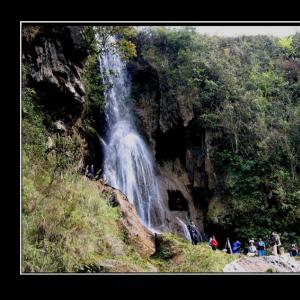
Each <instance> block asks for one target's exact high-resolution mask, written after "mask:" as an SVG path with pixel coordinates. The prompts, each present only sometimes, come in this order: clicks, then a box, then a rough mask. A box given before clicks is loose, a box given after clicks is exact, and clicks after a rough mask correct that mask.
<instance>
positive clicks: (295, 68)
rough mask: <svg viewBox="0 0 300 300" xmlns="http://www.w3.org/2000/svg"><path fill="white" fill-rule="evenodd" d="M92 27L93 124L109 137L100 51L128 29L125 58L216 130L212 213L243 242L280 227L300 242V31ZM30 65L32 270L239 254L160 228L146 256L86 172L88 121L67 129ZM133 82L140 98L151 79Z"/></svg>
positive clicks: (179, 263)
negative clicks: (141, 64)
mask: <svg viewBox="0 0 300 300" xmlns="http://www.w3.org/2000/svg"><path fill="white" fill-rule="evenodd" d="M84 32H85V36H86V39H87V41H88V42H89V57H88V59H87V62H86V65H85V68H84V74H83V85H84V87H85V89H86V96H85V97H86V102H85V108H84V112H83V116H82V120H81V121H82V123H81V125H80V126H82V128H83V129H84V130H86V131H89V132H92V133H94V134H97V131H98V130H99V126H100V127H101V125H102V124H97V122H98V123H99V122H101V121H99V119H98V118H99V113H100V111H101V110H102V109H103V108H104V104H105V100H104V92H105V90H106V89H108V88H110V87H109V86H105V84H104V83H103V82H102V80H101V78H100V74H99V70H98V68H99V62H98V55H101V53H103V51H105V47H106V46H107V42H108V40H109V37H110V36H111V35H116V36H117V40H116V42H115V43H114V45H112V47H115V49H117V50H119V51H120V52H121V54H122V56H123V59H124V60H131V59H132V58H135V57H136V56H138V57H139V58H141V59H143V60H145V61H146V62H147V63H148V64H149V65H150V66H151V67H152V68H153V69H155V71H156V72H157V74H158V77H159V82H160V84H161V86H163V87H164V93H169V94H170V95H171V97H174V98H176V97H178V96H183V97H184V99H185V100H184V101H186V105H187V106H189V107H193V113H194V119H193V122H194V124H195V131H196V132H195V133H197V132H210V133H211V136H212V141H211V159H212V163H213V167H214V171H215V172H216V175H217V176H216V177H217V178H219V179H221V180H219V182H218V187H217V188H218V192H219V193H220V195H218V196H220V197H219V198H220V199H221V202H219V203H215V207H216V209H215V211H213V212H211V211H209V212H208V214H207V222H211V223H217V224H219V225H221V226H222V229H224V230H226V231H227V232H232V233H233V235H234V236H235V237H237V238H239V239H240V240H242V241H245V240H248V238H249V237H250V236H251V237H254V238H256V237H259V236H261V237H263V238H264V239H267V238H268V237H269V236H270V233H271V232H272V231H274V230H275V231H278V232H280V233H281V237H282V241H283V243H291V242H296V243H297V244H298V245H299V244H300V232H299V228H300V227H299V221H300V178H299V173H300V81H299V76H300V75H299V73H300V34H296V35H294V36H290V37H287V38H281V39H278V38H274V37H267V36H257V37H239V38H218V37H208V36H205V35H199V34H198V33H197V32H196V31H195V30H193V28H188V27H187V28H185V29H183V30H168V29H166V28H164V27H158V28H155V29H153V30H151V31H149V32H146V31H141V32H139V33H138V34H137V33H136V32H135V30H134V28H133V27H127V26H104V27H103V26H100V27H89V26H87V27H85V31H84ZM96 36H98V41H99V42H100V47H98V46H97V44H96ZM27 72H28V70H27V67H26V66H22V239H23V245H22V246H23V253H22V254H23V256H22V260H23V261H22V270H23V271H25V272H34V271H36V272H87V271H90V272H110V271H111V272H127V271H129V272H131V271H132V272H144V271H161V272H221V271H222V270H223V268H224V266H225V265H226V264H227V263H229V262H230V261H232V260H233V256H230V255H227V254H224V253H223V252H221V251H212V250H211V249H210V248H209V247H208V246H207V245H206V244H204V243H203V244H199V245H197V246H193V245H191V244H190V243H189V242H187V241H185V240H183V239H181V238H179V237H176V236H174V235H172V234H162V235H161V236H159V237H158V241H157V252H156V253H155V255H154V256H152V257H150V258H145V257H141V256H140V255H139V254H138V252H137V251H136V249H134V247H132V246H130V245H128V244H127V241H126V240H125V237H124V235H123V233H122V230H121V229H120V228H119V219H120V212H119V210H118V208H117V207H113V206H112V205H111V203H110V197H111V195H109V194H104V193H101V192H100V191H99V189H98V186H97V184H96V182H93V181H89V180H85V179H84V178H83V177H82V176H81V175H80V174H79V172H78V171H79V170H80V169H81V168H82V166H81V165H80V164H82V159H83V156H84V147H85V145H84V143H85V141H84V140H83V137H82V136H81V135H80V134H79V128H77V127H76V126H73V127H71V128H67V129H66V132H63V133H58V132H57V130H56V129H55V128H54V127H53V126H54V125H53V123H52V121H53V120H51V119H50V116H49V113H48V112H47V111H46V110H45V108H44V106H43V100H44V99H40V98H39V97H40V95H38V94H37V92H36V91H35V90H34V89H33V88H32V86H29V85H28V84H29V83H28V80H27ZM133 90H134V91H136V92H135V94H136V96H138V93H139V92H140V90H139V87H135V86H134V87H133ZM181 98H182V97H181ZM82 128H81V129H82ZM98 132H99V131H98ZM179 142H181V141H179ZM271 271H272V270H271V269H269V270H266V272H271Z"/></svg>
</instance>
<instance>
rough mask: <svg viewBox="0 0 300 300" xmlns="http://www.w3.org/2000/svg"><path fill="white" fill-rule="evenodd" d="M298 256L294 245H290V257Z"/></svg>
mask: <svg viewBox="0 0 300 300" xmlns="http://www.w3.org/2000/svg"><path fill="white" fill-rule="evenodd" d="M297 255H298V248H297V246H296V244H292V246H291V249H290V256H297Z"/></svg>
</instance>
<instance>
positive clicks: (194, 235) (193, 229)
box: [188, 221, 198, 245]
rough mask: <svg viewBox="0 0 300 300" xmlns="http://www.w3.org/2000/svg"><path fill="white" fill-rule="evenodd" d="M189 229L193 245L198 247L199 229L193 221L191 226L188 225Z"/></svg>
mask: <svg viewBox="0 0 300 300" xmlns="http://www.w3.org/2000/svg"><path fill="white" fill-rule="evenodd" d="M188 229H189V231H190V235H191V239H192V244H193V245H197V242H198V239H197V228H196V225H195V224H194V222H193V221H191V224H190V225H188Z"/></svg>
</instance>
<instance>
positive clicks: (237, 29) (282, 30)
mask: <svg viewBox="0 0 300 300" xmlns="http://www.w3.org/2000/svg"><path fill="white" fill-rule="evenodd" d="M195 25H196V24H195ZM138 27H139V29H142V28H149V27H151V26H138ZM167 27H169V28H176V29H178V28H180V27H182V26H167ZM192 27H195V28H197V31H198V32H199V33H203V34H208V35H218V36H225V37H237V36H242V35H273V36H277V37H284V36H288V35H293V34H295V33H296V32H300V26H224V25H223V26H210V25H206V24H199V25H198V26H192Z"/></svg>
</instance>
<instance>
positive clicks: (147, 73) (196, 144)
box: [129, 54, 218, 230]
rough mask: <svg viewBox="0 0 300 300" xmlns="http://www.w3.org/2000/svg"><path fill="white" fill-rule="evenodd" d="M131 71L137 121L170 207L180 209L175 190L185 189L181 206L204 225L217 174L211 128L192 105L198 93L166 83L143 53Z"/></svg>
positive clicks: (191, 217)
mask: <svg viewBox="0 0 300 300" xmlns="http://www.w3.org/2000/svg"><path fill="white" fill-rule="evenodd" d="M129 71H130V73H131V74H132V82H133V92H134V93H133V98H134V99H135V113H136V116H137V119H138V122H137V123H138V124H139V128H140V131H141V132H142V133H143V134H144V136H145V139H146V140H148V141H149V144H150V146H151V147H152V149H153V152H154V153H155V157H156V160H157V162H158V163H159V172H160V175H161V178H162V183H163V186H165V190H167V194H168V195H167V196H166V197H168V203H169V208H170V209H171V210H173V211H176V210H178V207H177V204H176V203H175V202H176V201H175V200H174V199H173V198H174V197H173V196H174V195H175V193H180V194H182V195H184V198H185V199H187V201H186V202H185V201H180V200H179V201H178V205H179V206H180V207H181V206H184V209H179V210H186V211H188V215H189V217H190V219H191V220H193V221H194V222H195V224H196V225H197V226H198V227H199V228H200V229H201V230H202V229H203V228H204V222H205V216H206V213H207V212H208V208H209V201H210V199H212V198H213V197H214V194H215V193H216V186H217V179H218V178H217V177H216V174H215V172H214V166H213V160H212V157H211V153H212V143H213V133H212V132H211V131H210V130H209V129H207V128H205V127H203V126H202V125H201V124H199V122H198V119H197V117H198V115H200V114H201V111H199V108H198V109H197V107H196V106H195V101H196V100H197V99H198V97H199V96H198V95H197V92H196V91H192V90H191V91H187V90H184V89H183V88H181V87H172V86H170V80H168V78H167V77H166V76H165V75H164V74H162V73H159V71H157V70H156V69H155V66H152V65H151V64H150V63H148V62H147V61H145V59H144V58H143V56H142V55H141V54H140V56H139V57H138V58H137V60H136V61H135V62H134V63H132V65H131V66H130V68H129ZM195 99H196V100H195ZM174 201H175V202H174ZM183 203H184V204H183ZM176 207H177V208H176Z"/></svg>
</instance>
